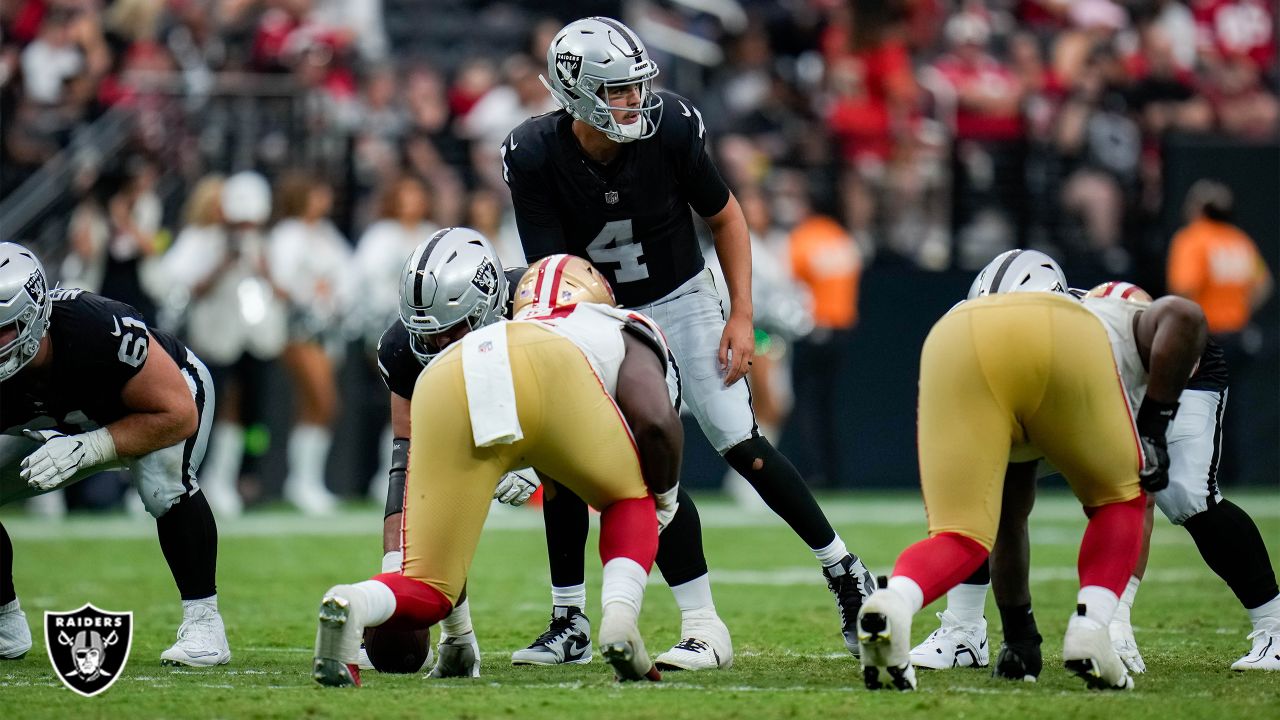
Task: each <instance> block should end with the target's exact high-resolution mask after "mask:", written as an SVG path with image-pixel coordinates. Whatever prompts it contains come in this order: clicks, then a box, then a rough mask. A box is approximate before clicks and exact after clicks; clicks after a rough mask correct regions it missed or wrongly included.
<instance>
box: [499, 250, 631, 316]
mask: <svg viewBox="0 0 1280 720" xmlns="http://www.w3.org/2000/svg"><path fill="white" fill-rule="evenodd" d="M584 302H589V303H601V304H603V305H609V306H611V307H612V306H616V305H617V304H618V301H617V300H615V299H614V297H613V288H611V287H609V281H608V280H606V279H605V278H604V275H601V274H600V271H599V270H597V269H596V268H595V266H594V265H592V264H591V263H589V262H587V261H586V260H583V259H582V258H580V257H577V256H574V255H550V256H548V257H545V258H542V259H541V260H539V261H538V262H536V263H534V264H532V265H530V266H529V269H528V270H526V271H525V273H524V277H522V278H520V283H519V284H517V285H516V296H515V300H514V301H513V302H512V306H511V310H512V315H513V316H514V317H520V316H521V315H529V314H535V313H536V314H539V315H541V314H544V313H549V312H553V311H555V310H558V309H560V308H563V307H567V306H569V305H576V304H578V303H584Z"/></svg>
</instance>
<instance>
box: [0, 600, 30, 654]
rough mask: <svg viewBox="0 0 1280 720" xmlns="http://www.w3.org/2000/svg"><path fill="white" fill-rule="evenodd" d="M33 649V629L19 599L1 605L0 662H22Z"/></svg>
mask: <svg viewBox="0 0 1280 720" xmlns="http://www.w3.org/2000/svg"><path fill="white" fill-rule="evenodd" d="M30 649H31V627H30V626H29V625H27V615H26V613H24V612H22V606H21V605H19V604H18V599H17V598H14V599H13V601H12V602H8V603H5V604H4V605H0V660H20V659H21V658H22V656H23V655H26V654H27V651H28V650H30Z"/></svg>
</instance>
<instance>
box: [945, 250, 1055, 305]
mask: <svg viewBox="0 0 1280 720" xmlns="http://www.w3.org/2000/svg"><path fill="white" fill-rule="evenodd" d="M1011 292H1056V293H1066V292H1067V276H1066V275H1064V274H1063V273H1062V268H1060V267H1058V263H1057V261H1056V260H1054V259H1053V258H1051V257H1049V256H1048V255H1045V254H1044V253H1042V252H1040V251H1038V250H1009V251H1008V252H1004V253H1001V254H999V255H997V256H996V259H995V260H992V261H991V262H989V263H987V266H986V267H984V268H982V270H981V271H980V272H979V273H978V277H976V278H974V279H973V284H972V285H970V286H969V295H968V299H970V300H972V299H974V298H979V297H984V296H987V295H997V294H1000V293H1011Z"/></svg>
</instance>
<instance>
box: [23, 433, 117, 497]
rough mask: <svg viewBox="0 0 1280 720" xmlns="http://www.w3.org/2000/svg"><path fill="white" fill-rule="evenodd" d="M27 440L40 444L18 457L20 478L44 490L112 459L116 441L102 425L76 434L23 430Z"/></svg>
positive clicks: (54, 487) (66, 481) (37, 488)
mask: <svg viewBox="0 0 1280 720" xmlns="http://www.w3.org/2000/svg"><path fill="white" fill-rule="evenodd" d="M22 434H23V435H25V436H27V438H28V439H29V440H35V441H36V442H38V443H42V444H41V446H40V448H39V449H38V450H36V451H35V452H33V453H31V454H30V455H28V456H26V457H25V458H23V460H22V470H21V472H20V474H21V476H22V479H23V480H25V481H26V482H27V485H29V486H30V487H32V488H34V489H36V490H39V491H41V492H45V491H48V490H54V489H56V488H60V487H62V486H63V485H66V484H68V483H70V482H71V478H72V477H74V476H75V474H76V473H77V472H79V471H81V470H83V469H85V468H90V467H93V466H95V465H101V464H103V463H105V462H109V461H111V460H115V459H116V443H115V441H114V440H113V439H112V438H111V433H110V432H109V431H108V430H107V429H106V428H98V429H97V430H93V431H91V432H87V433H81V434H79V435H64V434H62V433H60V432H58V431H57V430H23V431H22Z"/></svg>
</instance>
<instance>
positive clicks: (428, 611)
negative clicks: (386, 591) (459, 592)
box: [372, 573, 453, 629]
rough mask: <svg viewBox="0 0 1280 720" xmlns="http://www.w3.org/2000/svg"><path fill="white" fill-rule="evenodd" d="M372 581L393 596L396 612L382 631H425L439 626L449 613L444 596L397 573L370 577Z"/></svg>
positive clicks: (449, 609)
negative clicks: (423, 629)
mask: <svg viewBox="0 0 1280 720" xmlns="http://www.w3.org/2000/svg"><path fill="white" fill-rule="evenodd" d="M372 579H374V580H377V581H378V582H380V583H382V584H383V585H386V586H387V587H389V588H391V592H392V594H394V595H395V596H396V611H395V613H394V614H393V615H392V616H391V619H389V620H387V621H386V622H385V623H383V626H384V627H392V628H396V627H403V628H412V629H418V628H425V627H431V626H432V625H435V624H436V623H438V622H440V621H441V620H443V619H444V618H445V616H446V615H448V614H449V613H450V612H451V611H452V610H453V603H451V602H449V598H447V597H445V596H444V593H442V592H440V591H439V590H437V589H435V588H433V587H431V586H430V585H428V584H426V583H424V582H422V581H421V580H414V579H413V578H410V577H405V576H404V575H401V574H400V573H383V574H381V575H374V576H373V578H372Z"/></svg>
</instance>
